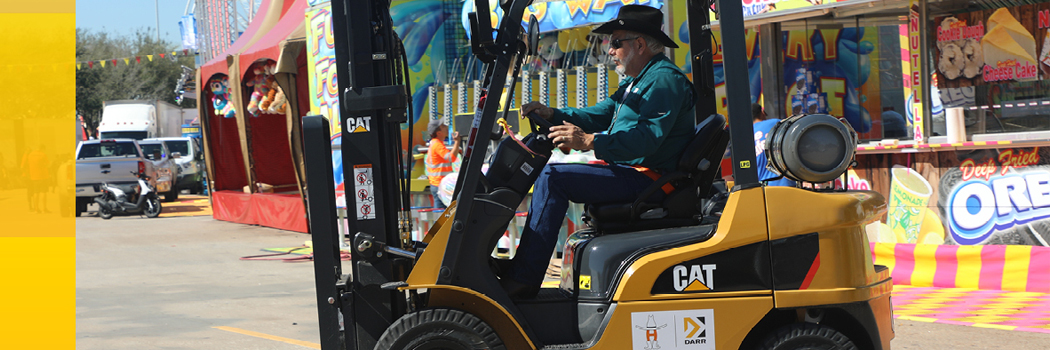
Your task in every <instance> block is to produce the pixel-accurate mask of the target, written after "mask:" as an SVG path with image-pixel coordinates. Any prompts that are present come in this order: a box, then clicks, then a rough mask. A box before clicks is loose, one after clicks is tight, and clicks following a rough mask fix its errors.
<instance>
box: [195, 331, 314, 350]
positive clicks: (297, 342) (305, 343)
mask: <svg viewBox="0 0 1050 350" xmlns="http://www.w3.org/2000/svg"><path fill="white" fill-rule="evenodd" d="M211 328H215V329H218V330H223V331H227V332H233V333H238V334H244V335H247V336H252V337H256V338H263V339H268V340H276V341H279V342H284V343H288V344H293V345H299V346H305V347H308V348H311V349H321V344H317V343H311V342H308V341H302V340H295V339H291V338H285V337H278V336H276V335H269V334H266V333H259V332H252V331H249V330H246V329H240V328H234V327H226V326H219V327H211Z"/></svg>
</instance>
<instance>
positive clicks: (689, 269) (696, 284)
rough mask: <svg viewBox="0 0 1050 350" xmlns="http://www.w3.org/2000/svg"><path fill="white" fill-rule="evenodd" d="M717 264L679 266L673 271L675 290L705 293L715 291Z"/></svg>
mask: <svg viewBox="0 0 1050 350" xmlns="http://www.w3.org/2000/svg"><path fill="white" fill-rule="evenodd" d="M716 268H717V267H716V266H715V264H704V265H677V266H675V267H674V270H673V271H672V276H673V279H674V290H676V291H679V292H703V291H709V290H714V289H715V269H716Z"/></svg>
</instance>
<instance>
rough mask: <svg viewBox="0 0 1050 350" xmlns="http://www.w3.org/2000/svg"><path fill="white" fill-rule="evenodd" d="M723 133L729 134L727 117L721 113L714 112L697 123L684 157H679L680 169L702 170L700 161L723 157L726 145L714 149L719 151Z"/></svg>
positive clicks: (711, 160)
mask: <svg viewBox="0 0 1050 350" xmlns="http://www.w3.org/2000/svg"><path fill="white" fill-rule="evenodd" d="M723 134H728V132H727V131H726V117H725V116H722V115H721V114H712V115H711V116H710V117H707V119H704V121H702V122H700V124H697V125H696V128H695V129H694V133H693V139H692V140H691V141H689V145H687V146H686V147H685V150H683V151H682V158H679V159H678V170H682V171H686V172H690V173H693V172H696V171H700V170H701V169H699V167H700V166H701V164H700V163H701V162H703V161H705V160H706V161H708V162H714V160H720V159H722V154H723V153H725V152H724V151H725V146H722V150H721V151H720V152H713V151H718V150H717V149H716V148H718V145H719V143H721V141H722V135H723ZM715 153H717V154H715ZM714 163H716V164H717V163H718V162H714Z"/></svg>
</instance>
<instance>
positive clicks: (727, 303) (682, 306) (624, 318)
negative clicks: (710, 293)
mask: <svg viewBox="0 0 1050 350" xmlns="http://www.w3.org/2000/svg"><path fill="white" fill-rule="evenodd" d="M772 308H773V300H772V298H770V297H768V296H767V297H750V298H728V299H726V298H719V299H691V300H674V301H659V302H653V301H638V302H624V303H619V304H617V305H616V310H615V311H614V312H613V315H612V318H611V319H610V320H609V326H608V327H607V328H606V329H605V332H604V333H603V334H602V337H601V339H600V340H599V341H598V343H597V344H595V346H594V347H592V348H591V349H595V350H598V349H610V350H612V349H615V350H619V349H631V348H633V347H632V345H630V344H633V343H634V338H635V337H644V336H645V333H644V329H645V328H646V327H647V325H646V324H636V323H635V322H633V321H632V317H631V314H632V313H640V314H642V315H643V316H645V315H646V314H648V313H654V312H661V311H677V310H704V309H712V310H713V311H714V317H713V318H714V320H713V324H714V326H713V332H711V333H713V337H714V341H715V348H717V349H737V348H740V343H741V342H743V341H744V338H745V337H747V334H748V333H749V332H750V331H751V328H753V327H754V326H755V325H756V324H758V321H759V320H761V319H762V317H764V316H765V315H766V314H767V313H768V312H769V311H770V310H771V309H772ZM710 324H711V323H708V330H709V331H710V330H711V329H712V328H711V327H710V326H709V325H710ZM655 326H656V327H659V326H661V325H655ZM640 328H641V329H640ZM689 331H690V329H689V328H688V326H686V327H683V328H682V329H675V328H674V326H672V325H668V326H667V327H664V328H660V329H656V330H655V332H656V334H655V335H657V336H658V338H657V340H658V342H659V345H660V346H661V347H662V348H667V349H672V348H674V346H672V343H673V342H674V341H676V339H675V338H676V337H675V336H676V335H683V334H687V333H688V332H689ZM659 332H665V333H662V334H661V333H659ZM678 338H679V339H681V337H678ZM679 341H680V340H679ZM665 342H666V343H665Z"/></svg>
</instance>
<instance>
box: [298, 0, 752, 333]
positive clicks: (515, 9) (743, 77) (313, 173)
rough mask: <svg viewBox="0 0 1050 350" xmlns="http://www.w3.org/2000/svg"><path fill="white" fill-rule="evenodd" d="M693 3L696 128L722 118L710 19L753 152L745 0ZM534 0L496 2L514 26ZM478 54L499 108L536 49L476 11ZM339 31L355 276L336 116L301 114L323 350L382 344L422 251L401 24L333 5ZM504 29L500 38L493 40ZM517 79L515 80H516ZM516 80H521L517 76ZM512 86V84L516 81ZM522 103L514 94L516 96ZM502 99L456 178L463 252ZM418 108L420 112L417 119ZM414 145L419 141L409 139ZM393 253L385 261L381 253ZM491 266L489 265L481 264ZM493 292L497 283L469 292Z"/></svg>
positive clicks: (354, 0)
mask: <svg viewBox="0 0 1050 350" xmlns="http://www.w3.org/2000/svg"><path fill="white" fill-rule="evenodd" d="M474 1H475V6H476V10H477V12H476V13H482V14H487V13H489V12H490V9H489V2H488V1H487V0H474ZM717 2H718V4H717V5H727V6H716V7H713V5H716V3H715V1H712V0H688V1H687V4H688V14H689V19H690V24H689V30H690V33H692V35H691V36H692V37H694V38H698V39H699V40H692V41H691V46H690V48H691V52H693V53H694V54H693V56H692V58H691V59H692V67H693V72H696V74H695V75H694V78H693V80H694V82H693V83H694V86H695V88H696V89H695V91H696V92H697V94H698V95H699V96H698V99H697V105H696V116H695V119H696V122H700V121H702V120H704V119H706V118H707V117H708V116H710V115H712V114H714V113H715V102H716V101H715V97H714V83H713V82H714V78H713V68H712V50H711V47H710V46H711V43H712V40H711V39H710V38H711V26H710V21H709V18H710V13H711V11H712V10H713V9H718V8H720V9H721V11H717V12H718V15H719V19H720V22H721V28H722V30H721V33H722V39H721V41H720V42H722V43H724V45H723V47H722V52H723V57H724V60H723V62H724V63H723V64H724V67H725V69H724V72H725V75H726V76H725V81H726V94H727V98H728V102H729V108H728V111H729V118H728V119H729V124H730V135H731V144H732V147H733V148H737V149H742V150H750V149H753V147H754V144H753V137H752V134H753V128H752V125H751V117H750V103H751V101H750V97H749V94H750V92H749V91H750V90H749V88H748V85H747V84H748V77H747V66H746V59H745V57H746V56H745V48H744V42H745V41H744V29H743V17H742V15H743V14H742V8H741V3H740V1H739V0H721V1H717ZM531 3H532V1H531V0H508V1H500V2H497V4H499V5H497V6H500V7H501V8H502V9H503V11H504V13H505V15H504V18H506V19H517V18H522V17H523V14H524V10H525V8H526V7H527V6H529V5H530V4H531ZM469 17H470V22H471V33H472V35H471V41H472V42H471V46H472V53H473V54H474V55H475V56H476V57H477V58H478V59H479V60H481V61H482V62H484V63H486V64H487V66H488V70H487V72H486V77H485V83H484V86H485V87H486V89H485V90H484V91H485V92H484V94H485V95H486V96H491V97H492V98H491V99H489V101H493V102H498V101H499V97H500V96H502V95H503V89H504V85H505V84H506V83H507V78H508V73H515V74H516V73H517V72H518V70H519V69H520V66H518V63H519V62H520V57H521V56H520V55H525V54H526V53H527V50H526V49H525V47H524V46H525V45H524V42H525V41H524V40H523V39H524V33H523V28H522V25H521V23H522V22H521V21H517V20H504V21H501V23H499V27H498V28H495V29H494V28H493V26H492V23H490V22H491V21H490V19H489V16H488V15H481V16H479V15H476V14H475V13H471V14H470V16H469ZM332 29H333V34H334V37H335V54H336V62H337V64H336V67H337V74H338V76H339V79H338V89H339V92H340V119H341V123H342V133H341V136H340V137H341V138H342V145H343V146H342V157H343V159H342V160H343V169H344V170H343V176H344V178H345V182H344V184H345V191H346V193H347V196H346V212H347V218H346V219H345V220H346V222H345V227H346V228H347V232H349V234H350V235H351V237H352V240H351V250H352V254H351V255H352V258H351V261H350V270H351V271H350V273H349V274H345V273H344V272H343V269H342V264H341V259H340V251H339V249H340V248H339V246H340V245H339V242H341V240H342V239H343V237H342V235H343V233H342V232H339V231H338V230H337V229H336V228H337V227H338V225H336V220H337V216H336V208H335V194H334V187H333V184H334V182H333V175H332V171H331V169H332V161H331V157H330V156H329V155H330V154H331V144H330V143H329V142H328V140H329V137H328V135H330V133H329V131H328V130H329V126H328V121H327V120H326V119H325V118H324V117H322V116H308V117H305V118H303V124H304V128H303V130H304V143H305V151H306V168H307V198H308V204H309V205H308V208H309V209H308V210H309V215H310V231H311V232H312V234H313V236H314V237H313V244H314V273H315V283H316V291H317V305H318V318H319V324H320V335H321V348H322V349H325V350H335V349H361V350H364V349H373V348H374V347H375V345H376V343H377V342H378V340H379V337H380V336H381V335H382V334H383V332H384V331H385V330H386V329H387V328H389V327H390V325H391V324H392V323H393V322H394V321H396V320H397V319H398V318H399V317H400V316H401V315H404V314H405V313H406V312H407V311H408V309H409V302H408V301H407V300H406V293H404V292H400V291H398V290H397V287H399V286H401V285H402V284H404V282H399V281H404V280H405V279H406V278H407V276H408V273H409V272H410V270H411V268H412V262H413V261H414V259H415V258H416V257H418V254H420V253H421V252H422V250H423V247H424V246H423V245H422V244H421V243H419V242H413V241H412V240H411V239H410V236H409V232H411V227H410V226H409V225H410V222H409V220H408V218H409V211H408V208H409V206H410V204H409V198H408V191H409V187H408V182H407V179H406V172H405V167H406V164H405V160H404V152H405V151H404V150H403V149H402V146H401V145H402V140H401V124H402V123H406V122H407V123H408V124H409V130H410V132H409V137H413V136H412V134H413V133H412V132H411V125H412V122H411V117H410V116H411V115H412V111H411V110H410V109H411V102H410V101H409V96H411V93H410V91H409V90H408V89H409V86H410V85H409V84H408V82H409V80H408V73H409V70H408V66H407V60H406V59H405V58H404V48H403V45H402V42H401V38H398V37H397V35H396V33H395V32H394V31H393V28H392V21H391V17H390V1H389V0H333V1H332ZM494 30H495V32H496V37H495V38H494V39H493V37H492V35H491V34H490V33H492V32H493V31H494ZM512 79H513V78H512ZM515 82H516V81H515ZM511 89H514V86H511ZM508 98H513V97H508ZM498 104H499V103H480V104H479V106H477V108H476V112H475V115H474V120H473V123H472V128H471V132H470V135H469V136H468V137H469V138H468V143H467V145H468V146H467V148H466V149H467V151H466V157H465V163H464V164H463V167H462V171H461V173H460V178H459V179H458V180H459V181H458V184H457V189H456V191H455V196H454V197H455V198H456V203H457V205H456V213H457V214H456V215H455V216H454V217H452V218H450V220H452V223H451V233H450V235H449V242H448V246H450V247H455V246H459V245H460V243H461V242H460V241H461V240H462V239H463V237H464V232H470V231H471V230H477V229H479V228H478V227H475V223H476V222H477V220H471V219H470V218H468V217H465V216H468V214H469V213H471V212H472V206H474V205H475V201H474V197H475V192H476V190H477V188H478V184H479V181H481V177H482V172H481V168H482V163H483V162H484V160H485V157H486V154H485V150H486V148H487V145H488V143H489V142H490V140H492V139H494V138H496V137H499V136H501V135H500V134H499V133H498V126H497V125H496V123H495V121H496V119H497V110H498V108H499V106H498ZM418 112H419V111H416V113H418ZM408 143H409V145H411V144H412V142H411V140H409V142H408ZM753 164H755V154H754V152H746V151H745V152H733V173H734V177H735V180H736V184H735V186H734V190H735V189H744V188H750V187H757V186H761V183H760V182H759V181H758V175H757V172H756V170H755V169H754V168H753V167H752V165H753ZM384 254H386V255H389V256H388V257H395V258H393V259H389V258H382V259H380V257H383V255H384ZM470 255H471V254H466V253H465V252H463V251H457V250H455V249H450V250H448V251H446V254H445V256H444V259H443V261H442V263H441V269H440V273H439V277H438V283H439V284H453V283H467V284H469V283H470V282H462V281H460V282H456V281H458V279H457V276H455V271H459V270H461V269H457V268H456V266H457V264H462V265H463V266H470V264H472V263H474V262H473V261H470V260H466V259H469V257H470ZM481 268H487V267H484V266H482V267H481ZM468 287H471V288H474V289H475V290H478V291H484V290H486V288H491V286H470V285H468Z"/></svg>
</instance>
